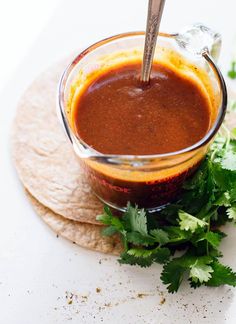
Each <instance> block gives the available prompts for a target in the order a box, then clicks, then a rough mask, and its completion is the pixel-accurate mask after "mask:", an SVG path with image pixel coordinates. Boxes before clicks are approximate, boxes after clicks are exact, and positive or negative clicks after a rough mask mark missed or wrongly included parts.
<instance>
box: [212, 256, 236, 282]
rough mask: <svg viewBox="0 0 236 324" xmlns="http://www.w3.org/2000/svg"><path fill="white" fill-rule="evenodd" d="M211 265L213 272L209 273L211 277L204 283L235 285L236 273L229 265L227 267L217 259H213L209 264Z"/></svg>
mask: <svg viewBox="0 0 236 324" xmlns="http://www.w3.org/2000/svg"><path fill="white" fill-rule="evenodd" d="M211 267H212V269H213V273H211V279H210V280H209V281H207V283H206V285H207V286H214V287H218V286H220V285H230V286H234V287H235V286H236V273H235V272H233V270H232V269H231V268H230V267H227V266H225V265H223V264H221V263H220V262H218V261H214V262H213V263H212V264H211Z"/></svg>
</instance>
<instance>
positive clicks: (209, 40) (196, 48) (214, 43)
mask: <svg viewBox="0 0 236 324" xmlns="http://www.w3.org/2000/svg"><path fill="white" fill-rule="evenodd" d="M175 40H176V42H177V44H178V45H179V46H180V47H181V48H183V49H184V50H186V51H187V52H189V53H190V54H192V55H195V56H202V54H203V53H206V52H207V53H208V54H210V55H211V57H212V58H213V59H214V60H215V61H217V60H218V58H219V55H220V50H221V43H222V41H221V35H220V34H219V33H217V32H215V31H213V30H212V29H210V28H209V27H207V26H205V25H203V24H194V25H193V26H191V27H187V28H185V29H184V30H183V31H182V32H181V33H179V34H177V35H176V36H175Z"/></svg>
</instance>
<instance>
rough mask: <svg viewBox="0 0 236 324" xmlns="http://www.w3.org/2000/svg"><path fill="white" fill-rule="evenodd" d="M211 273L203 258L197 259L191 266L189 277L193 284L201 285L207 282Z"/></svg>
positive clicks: (211, 270)
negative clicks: (198, 283)
mask: <svg viewBox="0 0 236 324" xmlns="http://www.w3.org/2000/svg"><path fill="white" fill-rule="evenodd" d="M212 272H213V269H212V267H211V266H209V265H207V263H206V262H204V260H203V258H199V259H197V260H196V261H195V263H194V264H193V265H191V267H190V274H189V276H190V278H191V280H192V281H193V282H197V281H199V282H200V283H203V282H207V281H209V279H210V278H211V273H212Z"/></svg>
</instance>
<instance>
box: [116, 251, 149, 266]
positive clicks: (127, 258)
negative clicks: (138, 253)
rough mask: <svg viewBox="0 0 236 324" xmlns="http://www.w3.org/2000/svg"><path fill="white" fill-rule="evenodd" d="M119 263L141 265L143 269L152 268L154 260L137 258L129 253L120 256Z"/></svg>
mask: <svg viewBox="0 0 236 324" xmlns="http://www.w3.org/2000/svg"><path fill="white" fill-rule="evenodd" d="M118 262H119V263H121V264H130V265H139V266H140V267H142V268H146V267H150V266H151V265H152V264H153V259H152V258H150V257H149V258H142V257H135V256H133V255H130V254H128V253H127V252H123V253H121V255H120V259H118Z"/></svg>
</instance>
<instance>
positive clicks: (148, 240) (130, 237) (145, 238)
mask: <svg viewBox="0 0 236 324" xmlns="http://www.w3.org/2000/svg"><path fill="white" fill-rule="evenodd" d="M126 239H127V241H128V242H129V243H133V244H135V245H144V246H148V245H153V244H155V239H154V238H153V237H151V236H150V235H142V234H140V233H138V232H127V233H126Z"/></svg>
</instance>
